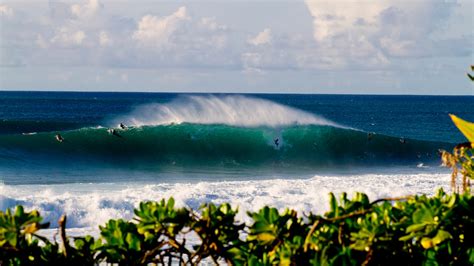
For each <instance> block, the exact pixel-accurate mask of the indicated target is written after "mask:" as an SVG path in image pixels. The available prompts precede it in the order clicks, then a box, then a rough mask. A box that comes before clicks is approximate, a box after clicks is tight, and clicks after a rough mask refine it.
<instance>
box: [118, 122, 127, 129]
mask: <svg viewBox="0 0 474 266" xmlns="http://www.w3.org/2000/svg"><path fill="white" fill-rule="evenodd" d="M119 127H120V128H121V129H127V126H125V125H124V124H123V123H120V125H119Z"/></svg>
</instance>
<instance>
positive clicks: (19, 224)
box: [0, 190, 474, 265]
mask: <svg viewBox="0 0 474 266" xmlns="http://www.w3.org/2000/svg"><path fill="white" fill-rule="evenodd" d="M473 206H474V198H473V196H472V195H471V194H469V193H464V194H451V195H449V194H446V193H445V192H443V191H442V190H439V191H438V192H437V194H436V195H435V196H433V197H428V196H413V197H406V198H387V199H379V200H376V201H373V202H370V201H369V199H368V197H367V196H366V195H365V194H361V193H358V194H356V195H355V197H354V198H353V199H348V198H347V195H346V194H342V195H341V198H340V200H339V201H338V200H336V198H335V196H334V195H333V194H330V209H329V211H328V212H326V213H325V214H324V215H316V214H312V213H310V214H308V215H306V216H299V215H298V214H297V213H296V211H294V210H288V209H287V210H285V211H283V212H279V211H278V210H277V209H275V208H271V207H264V208H262V209H260V210H259V211H257V212H250V213H248V215H249V216H250V218H251V222H250V223H249V224H243V223H239V222H238V221H236V218H235V217H236V213H237V210H236V209H233V208H232V207H231V206H230V205H229V204H221V205H214V204H206V205H203V206H201V208H200V209H199V212H195V211H193V210H190V209H187V208H176V207H175V206H174V200H173V199H172V198H170V199H169V200H167V201H166V200H162V201H160V202H142V203H141V204H140V206H139V207H138V208H137V209H136V210H135V217H134V219H133V220H132V221H124V220H121V219H119V220H110V221H108V222H107V224H106V225H105V226H100V227H99V229H100V237H99V238H98V239H94V238H93V237H91V236H85V237H74V238H68V237H67V236H66V234H65V231H64V228H65V219H64V218H63V221H62V222H60V223H59V224H60V228H59V230H60V235H61V238H62V242H63V244H60V243H58V242H56V241H53V242H51V241H49V240H47V239H45V238H44V237H42V236H41V235H40V234H39V233H40V230H41V229H43V228H47V227H48V226H49V225H48V224H47V223H42V218H41V216H40V215H39V213H38V212H37V211H32V212H25V211H24V210H23V207H21V206H17V207H16V210H15V211H14V212H13V211H12V210H10V209H8V210H7V211H6V212H0V264H1V265H46V264H48V265H51V264H64V265H66V264H67V265H94V264H98V263H101V262H107V263H118V264H119V265H144V264H149V263H156V264H163V265H164V264H168V263H175V264H177V263H179V264H186V265H196V264H199V263H200V262H202V261H203V260H207V261H209V262H212V261H213V262H215V263H216V264H223V263H227V264H229V265H275V264H281V265H290V264H291V265H361V264H364V265H382V264H383V265H389V264H397V265H399V264H403V263H405V264H407V265H421V264H425V265H468V264H470V265H472V264H473V263H474V242H473V241H474V208H473ZM190 239H194V240H193V243H188V242H187V241H189V240H190Z"/></svg>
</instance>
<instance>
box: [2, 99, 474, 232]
mask: <svg viewBox="0 0 474 266" xmlns="http://www.w3.org/2000/svg"><path fill="white" fill-rule="evenodd" d="M473 107H474V97H472V96H378V95H289V94H175V93H102V92H100V93H99V92H89V93H86V92H8V91H6V92H0V210H4V209H6V208H10V207H13V206H15V205H17V204H22V205H24V206H25V207H26V208H27V209H37V210H39V211H40V213H41V214H42V215H43V216H44V217H45V220H46V221H49V222H51V223H52V227H53V228H54V227H56V226H57V223H56V221H57V219H58V218H59V217H60V215H62V214H63V213H65V214H67V215H68V222H69V225H68V227H69V228H71V230H72V231H70V233H72V234H74V233H77V234H83V233H93V234H96V233H97V231H96V230H97V225H99V224H103V223H104V222H105V221H107V220H108V219H111V218H125V219H131V218H132V217H133V208H134V206H137V204H138V203H139V202H140V201H143V200H159V199H161V198H163V197H170V196H173V197H174V198H175V199H176V202H177V204H178V205H185V206H188V207H192V208H198V207H199V205H200V204H202V203H205V202H210V201H212V202H215V203H220V202H230V203H232V204H233V205H236V206H239V208H240V210H241V212H240V214H239V219H243V220H245V211H246V210H255V208H259V207H261V206H263V205H267V204H270V205H272V206H276V207H278V208H285V207H291V208H294V209H296V210H297V211H301V212H308V211H313V212H323V211H324V210H326V209H327V208H326V206H327V193H328V192H335V193H339V192H342V191H345V192H349V193H351V192H354V191H362V192H365V193H368V195H369V196H370V197H371V198H377V197H387V196H399V195H406V194H415V193H427V194H429V193H433V192H434V191H435V189H436V188H438V187H444V188H445V189H449V184H450V174H449V170H447V169H444V168H441V167H439V164H440V161H439V155H438V150H439V149H448V150H449V149H451V148H452V147H453V146H454V145H455V144H456V143H460V142H464V141H465V139H464V137H463V136H462V135H461V134H460V133H459V132H458V130H457V129H456V128H455V127H454V126H453V124H452V122H451V120H450V118H449V115H448V114H450V113H453V114H456V115H458V116H459V117H461V118H464V119H466V120H471V121H474V108H473ZM119 123H124V124H125V125H126V126H127V128H125V129H122V128H119V127H118V124H119ZM109 129H114V130H115V135H114V134H112V133H111V132H110V131H109ZM56 134H60V135H61V136H62V137H63V138H64V141H62V142H59V141H57V140H56V138H55V135H56ZM50 233H51V235H52V234H53V233H54V230H52V231H51V232H50Z"/></svg>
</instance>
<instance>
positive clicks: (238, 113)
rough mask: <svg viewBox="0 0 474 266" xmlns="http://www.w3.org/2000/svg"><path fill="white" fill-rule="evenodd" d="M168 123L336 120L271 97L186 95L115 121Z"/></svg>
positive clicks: (281, 123)
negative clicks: (283, 103) (269, 98)
mask: <svg viewBox="0 0 474 266" xmlns="http://www.w3.org/2000/svg"><path fill="white" fill-rule="evenodd" d="M118 122H123V123H125V124H127V125H133V126H145V125H150V126H152V125H168V124H172V123H175V124H180V123H194V124H226V125H233V126H243V127H258V126H268V127H280V126H289V125H311V124H314V125H330V126H339V125H337V124H336V123H334V122H331V121H329V120H327V119H324V118H322V117H319V116H317V115H314V114H311V113H308V112H305V111H302V110H298V109H295V108H292V107H289V106H285V105H282V104H278V103H275V102H272V101H268V100H264V99H258V98H251V97H246V96H234V95H232V96H185V97H179V98H177V99H176V100H173V101H171V102H169V103H165V104H156V103H154V104H146V105H142V106H139V107H137V108H136V109H135V110H134V111H132V112H131V113H130V114H128V115H125V116H122V117H118V118H116V119H114V120H113V123H114V124H116V123H118Z"/></svg>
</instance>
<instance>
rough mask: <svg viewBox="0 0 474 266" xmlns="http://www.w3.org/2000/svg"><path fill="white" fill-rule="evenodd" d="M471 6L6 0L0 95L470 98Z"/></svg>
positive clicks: (0, 10) (432, 0)
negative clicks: (268, 94)
mask: <svg viewBox="0 0 474 266" xmlns="http://www.w3.org/2000/svg"><path fill="white" fill-rule="evenodd" d="M473 16H474V12H473V2H472V1H469V0H467V1H436V0H429V1H425V0H413V1H406V0H402V1H400V0H397V1H394V0H386V1H385V0H383V1H354V0H345V1H338V0H332V1H296V0H295V1H281V0H280V1H237V0H234V1H213V2H210V1H140V0H135V1H124V0H122V1H112V0H102V1H101V0H81V1H52V0H51V1H42V0H37V1H0V22H1V24H0V49H1V50H0V52H1V53H0V90H75V91H77V90H81V91H157V92H160V91H182V92H183V91H184V92H237V93H240V92H242V93H243V92H282V93H355V94H464V95H466V94H467V95H473V91H474V89H473V87H472V84H471V83H470V82H469V81H468V79H467V78H466V75H465V73H466V72H467V71H468V70H469V66H470V65H471V64H473V63H474V60H473V53H472V52H473V41H474V37H473V36H474V33H473V29H474V27H473V25H474V24H473Z"/></svg>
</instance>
